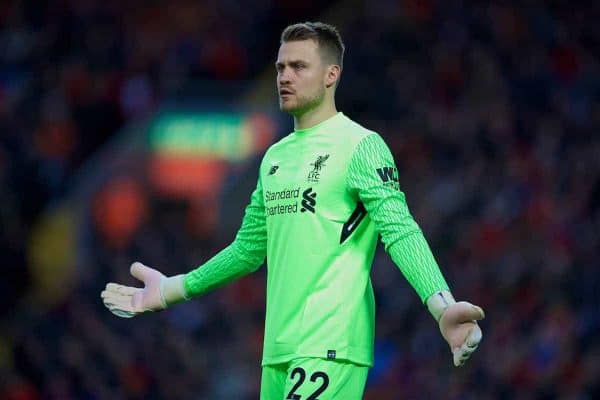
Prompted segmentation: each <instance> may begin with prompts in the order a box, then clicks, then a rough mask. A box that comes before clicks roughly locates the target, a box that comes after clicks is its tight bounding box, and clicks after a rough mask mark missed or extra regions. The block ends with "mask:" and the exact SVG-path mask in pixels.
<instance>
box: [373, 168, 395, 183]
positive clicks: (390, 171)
mask: <svg viewBox="0 0 600 400" xmlns="http://www.w3.org/2000/svg"><path fill="white" fill-rule="evenodd" d="M377 173H378V174H379V177H380V178H381V180H382V181H383V183H387V182H389V181H390V180H391V181H392V182H398V170H397V169H396V168H394V167H383V168H377Z"/></svg>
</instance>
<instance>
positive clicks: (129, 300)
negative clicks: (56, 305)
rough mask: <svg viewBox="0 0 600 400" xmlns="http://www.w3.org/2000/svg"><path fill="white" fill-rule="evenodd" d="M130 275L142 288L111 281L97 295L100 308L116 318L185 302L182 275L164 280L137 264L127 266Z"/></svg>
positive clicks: (128, 316)
mask: <svg viewBox="0 0 600 400" xmlns="http://www.w3.org/2000/svg"><path fill="white" fill-rule="evenodd" d="M130 272H131V275H133V276H134V277H135V278H137V279H139V280H140V281H142V282H144V287H143V288H136V287H131V286H124V285H119V284H117V283H112V282H111V283H109V284H107V285H106V289H105V290H103V291H102V293H101V294H100V297H102V301H103V302H104V305H105V306H106V307H107V308H108V309H109V310H110V311H111V312H112V313H113V314H115V315H116V316H118V317H122V318H131V317H135V316H136V315H138V314H141V313H144V312H148V311H160V310H164V309H165V308H167V307H168V306H170V305H173V304H176V303H180V302H182V301H184V300H188V299H189V298H188V297H187V296H186V294H185V288H184V286H183V277H184V276H183V275H176V276H172V277H168V278H167V277H166V276H164V275H163V274H162V273H160V272H159V271H157V270H155V269H153V268H150V267H147V266H145V265H144V264H142V263H140V262H134V263H133V264H131V268H130Z"/></svg>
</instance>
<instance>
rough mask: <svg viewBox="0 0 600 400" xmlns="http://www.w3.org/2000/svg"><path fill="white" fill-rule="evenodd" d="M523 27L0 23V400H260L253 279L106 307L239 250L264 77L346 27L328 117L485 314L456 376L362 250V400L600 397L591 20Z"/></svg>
mask: <svg viewBox="0 0 600 400" xmlns="http://www.w3.org/2000/svg"><path fill="white" fill-rule="evenodd" d="M42 3H43V4H42ZM526 4H527V5H525V6H524V5H522V2H517V1H510V0H509V1H492V2H466V1H452V2H443V1H435V0H403V1H401V0H395V1H391V0H382V1H373V2H362V1H355V0H347V1H344V0H341V1H336V2H333V3H331V4H328V5H326V6H325V5H323V3H320V2H317V1H289V0H287V1H277V2H275V1H269V0H258V1H253V2H248V3H246V2H239V1H234V0H227V1H220V2H203V1H189V0H173V1H169V2H168V5H167V2H159V1H145V2H136V1H128V0H123V1H114V0H104V1H97V0H78V1H75V0H73V1H69V0H62V1H50V2H38V1H2V2H1V4H0V193H1V201H0V238H1V240H0V249H1V250H0V254H1V258H0V265H1V267H2V274H1V275H2V279H1V283H0V299H1V302H0V304H1V308H0V311H1V317H2V319H1V323H0V398H2V399H7V400H8V399H10V400H17V399H18V400H34V399H117V398H130V399H256V398H257V393H258V390H259V387H258V386H259V379H260V366H259V361H260V354H261V347H262V342H261V341H262V329H263V307H264V290H265V285H264V278H265V276H264V268H263V269H261V270H260V271H259V272H257V273H255V274H253V275H251V276H249V277H246V278H244V279H243V280H241V281H238V282H236V283H234V284H232V285H229V286H227V287H225V288H222V289H220V290H218V291H215V292H213V293H211V294H209V295H207V296H205V297H203V298H200V299H197V300H195V301H192V302H189V303H186V304H183V305H180V306H177V307H175V308H173V309H170V310H168V311H166V312H163V313H159V314H152V315H145V316H142V317H138V318H136V319H135V320H124V319H119V318H115V317H114V316H113V315H112V314H110V313H109V312H108V311H107V310H106V309H104V308H103V306H102V304H101V302H100V298H99V293H100V291H101V289H102V288H103V286H104V285H105V284H106V282H108V281H109V280H112V281H118V282H122V283H126V284H134V283H135V282H134V280H133V278H131V277H129V276H128V268H129V265H130V263H131V262H132V261H134V260H141V261H143V262H145V263H147V264H148V265H151V266H155V267H157V268H159V269H160V270H161V271H163V272H164V273H166V274H174V273H182V272H185V271H187V270H189V269H190V268H193V267H195V266H197V265H199V264H201V263H202V262H203V261H205V260H206V259H208V258H209V257H210V256H211V255H212V254H214V253H215V252H216V251H217V250H218V249H220V248H221V247H223V246H224V245H226V244H227V243H228V242H229V241H230V240H231V239H232V238H233V235H234V233H235V230H236V228H237V226H239V223H240V218H241V216H242V211H243V206H244V205H245V203H246V202H247V200H248V198H249V194H250V190H251V188H252V186H253V184H254V181H255V175H256V169H257V162H258V160H259V157H260V155H261V152H262V151H263V150H264V148H265V146H267V145H268V144H269V143H270V142H272V141H273V140H276V139H277V137H280V136H281V135H283V134H286V133H287V132H289V130H290V129H291V125H290V120H289V118H288V117H287V116H284V115H280V114H279V113H278V110H277V104H276V97H275V95H276V93H275V80H274V79H275V73H274V68H273V62H274V60H275V57H276V52H277V48H278V45H279V43H278V39H279V34H280V32H281V30H282V29H283V28H284V27H285V26H286V25H288V24H289V23H294V22H301V21H305V20H323V21H325V22H330V23H333V24H336V25H338V26H339V28H340V31H341V33H342V36H343V38H344V40H345V43H346V46H347V55H346V59H345V69H344V72H343V75H342V81H341V86H340V88H339V90H338V93H337V103H338V108H339V109H340V110H342V111H343V112H344V113H346V114H347V115H348V116H350V117H351V118H353V119H355V120H357V121H359V122H361V123H363V124H365V125H367V126H368V127H370V128H371V129H374V130H377V131H378V132H379V133H381V135H382V136H383V137H384V138H385V139H386V141H387V143H388V144H389V146H390V148H391V149H392V152H393V153H394V156H395V158H396V161H397V163H398V167H399V171H400V182H401V186H402V188H403V190H404V191H405V193H406V194H407V199H408V203H409V207H410V208H411V210H412V212H413V214H414V216H415V218H416V220H417V221H418V222H419V223H420V225H421V226H422V228H423V230H424V232H425V235H426V237H427V238H428V240H429V242H430V244H431V246H432V248H433V250H434V253H435V255H436V257H437V259H438V261H439V263H440V265H441V267H442V270H443V272H444V273H445V274H446V276H447V278H448V280H449V282H450V283H451V287H452V288H453V292H454V293H455V295H456V297H458V298H460V299H468V300H470V301H473V302H474V303H477V304H479V305H481V306H482V307H483V308H484V309H485V310H486V314H487V319H486V320H485V321H484V322H483V323H482V326H483V331H484V340H483V342H482V344H481V346H480V349H479V350H478V352H477V353H476V354H475V355H474V357H473V359H472V360H471V361H469V363H468V364H467V366H466V367H464V368H462V369H455V368H454V367H452V366H451V357H450V355H449V352H448V349H447V347H446V345H445V343H444V342H443V340H442V338H441V336H440V335H439V333H438V331H437V327H436V325H435V323H434V322H433V321H432V319H431V317H430V316H429V314H428V312H427V311H426V310H425V309H424V307H423V306H422V305H420V304H419V301H418V298H417V296H416V294H414V293H413V292H412V289H411V288H410V287H409V286H408V285H407V283H406V282H405V281H404V280H403V278H402V276H401V274H400V272H399V271H398V269H397V268H396V267H395V266H394V265H393V264H392V263H391V261H390V259H389V258H388V257H387V255H386V254H385V253H384V252H383V251H381V249H380V250H379V251H378V253H377V256H376V259H375V262H374V265H373V272H372V276H373V281H374V285H375V291H376V295H377V305H378V310H377V311H378V314H377V340H376V366H375V368H374V369H373V370H372V372H371V374H370V377H369V380H368V384H367V391H366V395H365V399H424V398H443V399H594V398H600V379H599V378H598V377H600V363H599V362H598V360H600V335H599V334H598V332H599V325H600V311H599V310H600V306H599V304H600V301H599V294H598V293H599V292H600V272H599V269H598V248H599V243H600V240H599V236H600V213H599V204H600V201H599V197H600V165H599V164H600V135H599V134H598V130H599V128H600V124H599V122H600V65H599V55H600V29H599V28H598V26H600V25H599V24H598V20H599V18H600V6H599V4H600V3H598V2H593V1H578V2H567V1H531V2H526ZM198 127H201V128H202V129H200V128H198ZM194 132H198V135H200V136H196V135H195V134H194ZM200 132H202V133H200ZM198 137H201V138H202V139H201V140H200V139H198Z"/></svg>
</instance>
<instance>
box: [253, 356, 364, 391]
mask: <svg viewBox="0 0 600 400" xmlns="http://www.w3.org/2000/svg"><path fill="white" fill-rule="evenodd" d="M368 373H369V367H367V366H364V365H356V364H354V363H351V362H348V361H344V360H327V359H321V358H299V359H294V360H292V361H290V362H287V363H283V364H275V365H265V366H264V367H263V369H262V376H261V380H260V399H261V400H273V399H276V400H279V399H292V398H299V399H309V398H313V399H314V398H316V397H314V396H318V399H319V400H339V399H343V400H360V399H362V398H363V392H364V388H365V383H366V381H367V375H368ZM294 395H296V396H300V397H294ZM310 396H313V397H310Z"/></svg>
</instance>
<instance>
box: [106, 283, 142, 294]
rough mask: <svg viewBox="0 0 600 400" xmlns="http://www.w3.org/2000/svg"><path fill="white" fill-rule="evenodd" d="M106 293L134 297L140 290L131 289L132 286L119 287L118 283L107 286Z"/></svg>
mask: <svg viewBox="0 0 600 400" xmlns="http://www.w3.org/2000/svg"><path fill="white" fill-rule="evenodd" d="M105 290H106V291H109V292H116V293H120V294H124V295H133V294H134V293H135V292H136V290H138V288H135V287H131V286H125V285H119V284H117V283H112V282H111V283H109V284H107V285H106V289H105Z"/></svg>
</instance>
